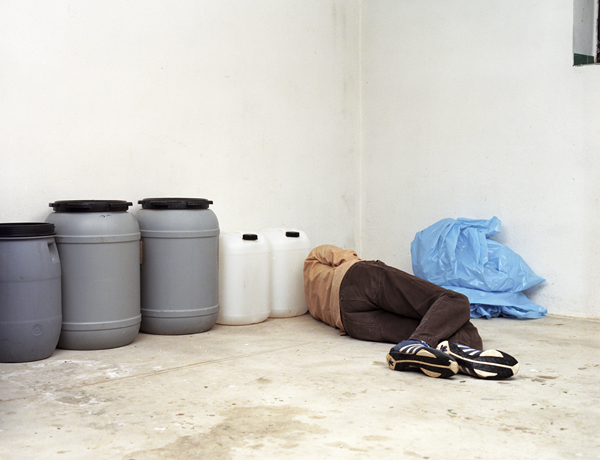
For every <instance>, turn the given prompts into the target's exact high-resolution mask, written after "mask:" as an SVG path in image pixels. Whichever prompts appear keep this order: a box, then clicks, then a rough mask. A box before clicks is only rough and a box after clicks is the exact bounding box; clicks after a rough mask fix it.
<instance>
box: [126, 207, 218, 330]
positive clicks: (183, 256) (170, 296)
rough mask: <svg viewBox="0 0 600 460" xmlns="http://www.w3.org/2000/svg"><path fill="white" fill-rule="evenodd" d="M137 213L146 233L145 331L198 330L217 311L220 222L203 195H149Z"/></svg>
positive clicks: (205, 327) (211, 320)
mask: <svg viewBox="0 0 600 460" xmlns="http://www.w3.org/2000/svg"><path fill="white" fill-rule="evenodd" d="M139 203H140V204H141V205H142V209H140V210H139V211H138V212H137V213H136V214H135V216H136V218H137V220H138V223H139V225H140V231H141V235H142V265H141V289H142V291H141V301H142V324H141V331H142V332H146V333H150V334H170V335H176V334H195V333H199V332H205V331H207V330H209V329H211V328H212V327H213V326H214V325H215V322H216V321H217V315H218V313H219V262H218V247H219V233H220V230H219V221H218V219H217V216H216V215H215V213H214V212H213V211H212V210H211V209H209V206H210V205H211V204H213V202H212V201H209V200H206V199H204V198H145V199H143V200H140V201H139Z"/></svg>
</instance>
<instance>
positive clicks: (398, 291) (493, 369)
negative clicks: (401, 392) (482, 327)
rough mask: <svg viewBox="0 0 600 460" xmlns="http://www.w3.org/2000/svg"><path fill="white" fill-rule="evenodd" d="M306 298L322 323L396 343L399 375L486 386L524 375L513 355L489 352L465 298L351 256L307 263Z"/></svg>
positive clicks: (322, 252)
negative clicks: (463, 378) (456, 378)
mask: <svg viewBox="0 0 600 460" xmlns="http://www.w3.org/2000/svg"><path fill="white" fill-rule="evenodd" d="M304 293H305V295H306V302H307V305H308V310H309V312H310V314H311V315H312V316H313V317H315V318H316V319H318V320H320V321H323V322H324V323H326V324H329V325H330V326H333V327H336V328H339V329H340V330H341V331H342V332H343V333H346V334H347V335H349V336H350V337H353V338H355V339H360V340H368V341H372V342H388V343H397V345H396V346H394V347H392V349H391V350H390V352H389V354H388V355H387V363H388V365H389V367H390V368H391V369H393V370H397V371H410V370H421V371H422V372H423V373H425V374H426V375H428V376H429V377H443V378H447V377H451V376H453V375H455V374H456V373H458V372H460V373H463V374H467V375H470V376H473V377H478V378H482V379H505V378H509V377H512V376H513V375H515V374H516V373H517V372H518V370H519V363H518V362H517V360H516V359H515V358H513V357H512V356H510V355H509V354H507V353H504V352H502V351H498V350H487V351H482V350H483V343H482V341H481V337H480V336H479V333H478V332H477V329H476V328H475V326H474V325H473V324H472V323H471V321H470V316H471V306H470V304H469V300H468V299H467V297H466V296H464V295H462V294H459V293H458V292H455V291H450V290H447V289H444V288H442V287H440V286H437V285H436V284H433V283H430V282H429V281H425V280H422V279H420V278H417V277H416V276H413V275H411V274H409V273H406V272H403V271H402V270H399V269H397V268H394V267H390V266H388V265H386V264H384V263H383V262H381V261H367V260H362V259H360V258H359V257H358V255H357V254H356V252H354V251H352V250H348V249H340V248H338V247H336V246H333V245H328V244H327V245H323V246H319V247H316V248H315V249H313V250H312V251H311V252H310V254H309V256H308V257H307V259H306V260H305V262H304Z"/></svg>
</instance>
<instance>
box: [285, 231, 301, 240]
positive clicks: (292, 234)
mask: <svg viewBox="0 0 600 460" xmlns="http://www.w3.org/2000/svg"><path fill="white" fill-rule="evenodd" d="M285 236H287V237H288V238H300V232H294V231H292V232H285Z"/></svg>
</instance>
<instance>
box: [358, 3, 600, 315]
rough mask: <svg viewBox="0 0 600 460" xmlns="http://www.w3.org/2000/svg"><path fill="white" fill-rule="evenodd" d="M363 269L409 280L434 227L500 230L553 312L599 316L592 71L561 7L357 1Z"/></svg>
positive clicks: (599, 223) (597, 103) (597, 146)
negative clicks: (414, 246) (580, 63)
mask: <svg viewBox="0 0 600 460" xmlns="http://www.w3.org/2000/svg"><path fill="white" fill-rule="evenodd" d="M362 18H363V51H362V54H363V88H364V90H363V121H364V123H363V149H364V152H363V166H362V168H363V184H362V187H363V190H364V191H365V193H364V203H363V216H364V240H363V244H364V254H363V255H364V256H365V257H368V258H380V259H382V260H384V261H389V263H391V264H395V265H396V266H399V267H400V268H404V269H406V270H410V269H411V261H410V242H411V241H412V239H413V238H414V235H415V233H416V232H418V231H420V230H422V229H424V228H426V227H427V226H429V225H431V224H433V223H434V222H436V221H438V220H440V219H442V218H445V217H452V218H457V217H468V218H490V217H492V216H494V215H495V216H498V217H499V218H500V219H501V220H502V223H503V229H502V233H501V234H500V236H499V238H498V241H500V242H501V243H503V244H506V245H508V246H509V247H510V248H512V249H513V250H515V251H516V252H517V253H518V254H520V255H521V256H523V258H524V259H525V260H526V261H527V262H528V263H529V265H530V266H531V267H532V269H533V270H534V271H535V272H536V273H537V274H539V275H540V276H543V277H545V278H546V279H547V283H546V284H545V285H544V286H543V287H541V288H539V289H536V288H534V290H533V291H532V292H530V293H529V294H530V297H531V298H532V300H534V301H535V302H537V303H539V304H541V305H543V306H545V307H546V308H548V310H549V312H550V313H553V314H558V315H568V316H581V317H594V318H598V317H600V289H599V287H598V286H599V285H600V259H599V257H598V255H599V236H598V235H599V234H600V209H599V198H600V178H599V177H598V171H599V166H600V164H599V162H600V155H599V151H600V130H599V129H598V128H599V127H600V110H599V109H598V107H600V85H598V82H599V81H600V67H597V66H584V67H573V57H572V53H573V48H572V47H573V3H572V1H571V0H551V1H548V0H546V1H533V2H523V1H520V0H502V1H485V2H483V1H481V0H443V1H440V0H436V1H432V0H402V1H398V0H376V1H370V0H366V1H365V2H364V8H363V12H362Z"/></svg>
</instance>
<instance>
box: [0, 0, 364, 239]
mask: <svg viewBox="0 0 600 460" xmlns="http://www.w3.org/2000/svg"><path fill="white" fill-rule="evenodd" d="M358 14H359V8H358V3H357V2H347V1H344V0H327V1H325V0H302V1H300V0H252V1H247V0H219V1H195V0H190V1H174V2H167V1H162V0H139V1H138V0H107V1H104V0H103V1H101V2H98V1H95V0H94V1H91V0H89V1H77V2H73V1H66V0H64V1H58V0H51V1H50V0H49V1H43V2H40V1H31V0H3V1H2V2H0V66H1V67H0V158H1V161H2V168H1V169H0V197H1V201H0V221H3V222H14V221H36V220H43V219H45V217H46V216H47V215H48V213H49V212H51V209H50V208H49V207H48V203H49V202H51V201H56V200H66V199H121V200H128V201H132V202H134V203H136V207H134V208H131V210H132V211H135V210H136V209H137V208H138V206H137V200H139V199H142V198H146V197H152V196H190V197H204V198H208V199H211V200H213V201H214V205H213V206H212V209H213V210H214V211H215V213H216V214H217V216H218V217H219V220H220V223H221V229H222V230H257V229H260V228H261V227H263V226H287V227H298V228H301V229H302V230H305V231H306V232H307V233H308V234H309V235H310V236H311V238H312V240H313V242H314V243H315V244H321V243H325V242H333V243H335V244H339V245H344V246H353V245H354V243H355V229H356V228H358V222H357V220H356V219H357V215H356V212H355V211H356V201H357V199H356V198H357V197H356V193H357V191H356V187H355V184H356V183H357V181H358V176H357V174H358V170H357V166H358V164H357V160H358V146H357V139H358V110H357V101H358V96H357V95H358V74H359V72H358V65H359V61H358V59H359V55H358V44H359V42H358V32H359V31H358V26H357V25H358Z"/></svg>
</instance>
